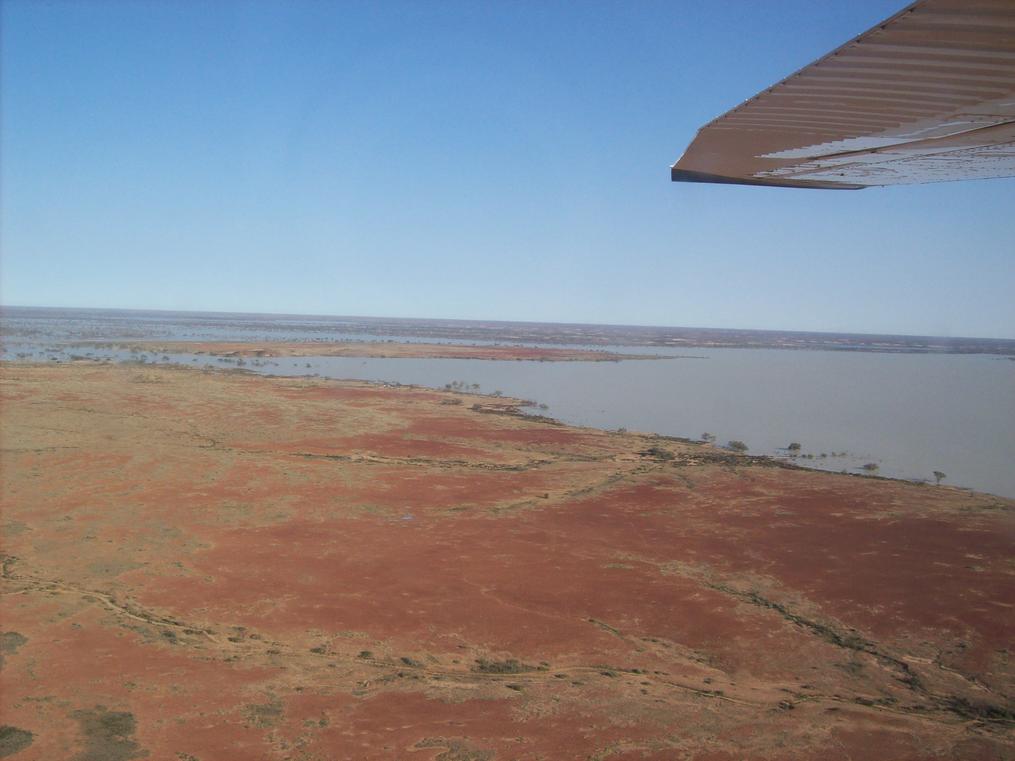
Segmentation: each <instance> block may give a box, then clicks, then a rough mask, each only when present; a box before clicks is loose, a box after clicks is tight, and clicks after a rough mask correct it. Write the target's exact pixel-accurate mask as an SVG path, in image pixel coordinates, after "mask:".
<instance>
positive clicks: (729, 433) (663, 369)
mask: <svg viewBox="0 0 1015 761" xmlns="http://www.w3.org/2000/svg"><path fill="white" fill-rule="evenodd" d="M42 338H43V336H42V335H35V336H32V337H31V340H29V339H28V338H23V339H22V340H21V341H20V342H10V341H8V342H7V343H6V344H5V347H4V354H3V356H4V358H5V359H17V358H20V359H23V360H33V361H38V360H50V359H51V358H53V359H55V361H65V360H67V359H70V358H71V356H72V355H75V356H82V357H84V356H91V357H92V358H110V359H114V360H116V361H123V360H128V359H130V360H134V361H136V360H138V359H139V355H138V354H131V353H129V352H126V351H121V350H111V349H97V348H91V347H88V348H85V347H80V346H79V347H75V346H71V345H60V344H55V345H53V346H52V347H50V345H49V343H47V342H46V341H45V340H41V339H42ZM613 348H614V349H615V350H616V351H619V352H634V351H637V349H631V348H629V347H613ZM652 351H653V353H662V354H666V353H667V350H665V349H662V350H660V349H653V350H652ZM671 353H672V354H674V355H676V354H677V353H678V352H677V351H673V352H671ZM680 353H683V354H685V355H686V354H687V353H688V350H686V349H684V350H681V352H680ZM693 353H694V354H695V355H699V356H700V357H701V358H700V359H687V358H675V359H669V360H660V361H638V362H526V361H489V360H457V359H362V358H351V357H307V358H295V359H294V358H279V359H272V360H251V359H247V360H246V361H245V363H244V367H245V368H246V369H249V370H253V371H255V372H263V373H270V374H280V375H313V374H319V375H321V376H325V377H330V378H352V379H362V380H373V381H385V382H389V383H406V384H417V385H424V386H431V387H438V388H439V387H443V386H444V385H445V384H447V383H449V382H452V381H463V382H465V383H466V384H468V385H470V386H471V384H479V386H480V388H481V390H482V391H483V392H485V393H492V392H494V391H501V392H502V393H504V394H506V395H508V396H516V397H521V398H524V399H531V400H533V401H535V402H537V403H542V404H545V405H547V407H548V411H546V412H545V413H544V414H549V415H552V416H553V417H556V418H558V419H560V420H563V421H565V422H568V423H573V424H580V425H590V426H596V427H600V428H621V427H623V428H627V429H629V430H638V431H651V432H655V433H662V434H666V435H672V436H682V437H689V438H699V437H701V435H702V434H703V433H705V432H708V433H711V434H713V435H714V436H715V437H716V440H717V442H719V443H725V442H726V441H729V440H732V439H738V440H741V441H744V442H746V443H747V445H748V446H749V447H750V451H751V452H752V453H756V454H767V455H783V456H784V455H786V452H785V450H784V448H785V447H786V446H787V445H788V444H789V443H790V442H799V443H800V444H801V445H802V449H801V454H802V455H809V456H811V457H812V458H813V459H809V458H808V459H803V460H801V462H802V464H805V465H808V466H814V467H821V468H827V469H830V470H842V469H847V470H850V471H854V472H855V471H856V470H858V469H859V468H860V467H861V466H862V465H863V464H865V463H876V464H877V466H878V468H879V470H878V472H879V473H880V474H881V475H886V476H892V477H898V478H906V479H914V480H932V479H933V473H934V471H942V472H944V473H946V474H947V479H946V480H945V483H949V484H954V485H960V486H967V487H970V488H975V489H978V490H981V491H987V492H992V493H995V494H1000V495H1003V496H1008V497H1015V468H1013V467H1012V463H1013V462H1015V362H1013V361H1010V360H1008V359H1006V358H1003V357H996V356H990V355H940V354H930V355H923V354H873V353H844V352H824V351H780V350H771V349H696V350H693ZM145 359H146V361H149V362H160V363H161V362H167V361H168V362H174V363H180V364H186V365H190V366H201V365H206V364H207V365H212V366H218V367H233V366H235V361H234V360H230V361H223V360H221V359H216V358H214V357H207V356H196V355H173V356H166V357H163V355H157V356H156V355H149V356H146V357H145ZM842 453H845V454H844V455H843V454H842ZM822 454H824V455H825V456H824V457H822Z"/></svg>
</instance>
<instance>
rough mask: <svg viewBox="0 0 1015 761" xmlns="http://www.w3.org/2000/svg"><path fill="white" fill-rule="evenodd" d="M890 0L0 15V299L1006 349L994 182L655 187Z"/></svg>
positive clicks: (1010, 252)
mask: <svg viewBox="0 0 1015 761" xmlns="http://www.w3.org/2000/svg"><path fill="white" fill-rule="evenodd" d="M902 5H903V0H892V1H888V0H863V1H857V2H813V0H806V1H805V0H779V1H778V2H771V3H758V2H672V1H671V2H637V3H622V2H589V3H580V4H575V3H565V2H486V3H484V2H475V0H471V1H469V2H450V1H449V2H378V3H365V2H364V3H359V2H345V3H328V2H292V3H284V2H243V3H230V2H203V3H200V2H143V1H140V0H139V1H136V2H130V3H127V2H88V1H87V0H83V1H81V2H49V3H36V2H19V1H17V0H5V1H4V2H3V4H2V6H0V7H2V40H0V42H2V46H0V49H2V54H0V55H2V60H0V64H2V68H0V87H2V109H0V158H2V162H0V191H2V196H0V225H2V226H0V303H3V304H8V305H46V306H80V307H89V306H94V307H127V308H150V309H179V310H185V309H194V310H212V311H214V310H221V311H247V312H285V313H308V314H349V315H374V316H396V317H434V318H464V319H505V320H531V321H552V322H601V323H620V324H655V325H696V326H712V327H742V328H771V329H787V330H831V331H850V332H876V333H913V334H934V335H965V336H984V337H1002V338H1015V296H1013V294H1015V180H1011V179H1004V180H989V181H982V182H959V183H942V184H936V185H923V186H908V187H895V188H885V189H869V190H863V191H856V192H847V191H838V192H835V191H824V192H822V191H806V190H787V189H773V188H751V187H735V186H709V185H685V184H675V183H671V182H670V181H669V171H668V167H669V164H671V163H672V162H673V161H675V160H676V159H677V157H678V156H679V154H680V153H681V151H682V150H683V149H684V147H685V146H686V145H687V144H688V143H689V142H690V140H691V139H692V138H693V136H694V133H695V131H696V129H697V128H698V127H699V126H701V125H702V124H704V123H705V122H707V121H708V120H710V119H712V118H713V117H715V116H717V115H718V114H720V113H722V112H724V111H726V110H728V109H729V108H731V107H732V106H734V105H736V104H737V103H738V102H739V101H741V100H743V99H745V98H747V97H749V96H751V95H753V94H754V93H755V92H757V91H758V90H760V89H762V88H764V87H766V86H767V85H769V84H771V83H773V82H774V81H776V80H778V79H780V78H782V77H783V76H785V75H787V74H789V73H791V72H792V71H794V70H795V69H797V68H799V67H801V66H803V65H805V64H807V63H809V62H811V61H812V60H814V59H815V58H816V57H818V56H820V55H822V54H824V53H825V52H827V51H828V50H830V49H831V48H833V47H835V46H837V45H839V44H841V43H842V42H845V41H846V40H847V39H848V38H850V37H851V36H853V35H855V34H858V33H860V32H862V31H864V30H865V29H867V28H869V27H870V26H872V25H873V24H875V23H876V22H878V21H880V20H881V19H883V18H885V17H887V16H889V15H890V14H892V13H894V12H895V11H896V10H898V9H899V7H901V6H902Z"/></svg>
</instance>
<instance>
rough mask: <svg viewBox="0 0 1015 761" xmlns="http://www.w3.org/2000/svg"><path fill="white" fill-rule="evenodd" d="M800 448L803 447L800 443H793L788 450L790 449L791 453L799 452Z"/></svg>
mask: <svg viewBox="0 0 1015 761" xmlns="http://www.w3.org/2000/svg"><path fill="white" fill-rule="evenodd" d="M800 448H801V447H800V442H799V441H791V442H790V445H789V446H788V447H786V449H788V450H789V451H790V452H799V451H800Z"/></svg>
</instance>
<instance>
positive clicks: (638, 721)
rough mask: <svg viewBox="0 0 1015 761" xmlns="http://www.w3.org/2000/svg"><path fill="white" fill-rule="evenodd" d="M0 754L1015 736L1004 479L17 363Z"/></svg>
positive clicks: (453, 403) (1007, 754) (465, 411)
mask: <svg viewBox="0 0 1015 761" xmlns="http://www.w3.org/2000/svg"><path fill="white" fill-rule="evenodd" d="M0 390H2V409H0V413H2V426H3V427H2V437H0V443H2V459H0V466H2V493H0V497H2V503H0V508H2V538H3V558H2V569H3V578H2V585H3V597H2V608H0V613H2V618H0V629H2V634H0V656H2V660H3V669H2V675H0V677H2V683H0V687H2V692H0V712H2V719H0V723H2V725H3V726H2V727H0V757H11V758H15V759H17V760H18V761H22V760H24V761H27V760H28V759H40V760H41V759H46V760H47V761H48V760H50V759H73V760H74V761H129V759H140V758H147V759H157V760H161V759H167V760H170V761H230V760H232V759H236V760H237V761H240V760H242V761H250V760H251V759H293V760H294V761H297V760H298V761H317V760H319V761H326V760H331V759H407V760H409V761H489V760H491V759H528V760H532V761H534V760H535V759H597V760H606V759H609V761H635V759H640V760H644V761H670V760H671V759H673V760H675V759H696V760H698V761H706V760H708V761H734V760H736V759H879V760H885V759H911V760H913V761H916V760H917V759H919V760H920V761H929V760H930V759H941V760H944V759H968V760H972V759H1005V758H1009V759H1010V758H1015V740H1013V734H1012V730H1013V728H1015V704H1013V699H1012V692H1013V690H1012V688H1013V675H1015V668H1013V664H1012V659H1011V657H1012V652H1011V650H1012V638H1013V636H1012V635H1013V632H1015V617H1013V616H1015V613H1013V605H1015V582H1013V564H1012V563H1013V557H1015V553H1013V549H1015V510H1013V508H1015V504H1013V503H1012V502H1011V501H1008V500H1003V499H1000V498H997V497H992V496H989V495H984V494H976V493H971V492H968V491H961V490H958V489H953V488H948V487H934V486H926V485H916V484H908V483H902V482H897V481H889V480H886V479H877V478H861V477H855V476H845V475H836V474H830V473H823V472H817V471H809V470H803V469H798V468H793V467H790V466H785V465H781V464H779V463H775V462H773V461H769V460H765V459H762V458H752V457H747V456H741V455H733V454H730V453H726V452H723V451H720V450H716V449H712V448H710V447H708V446H703V445H696V444H690V443H686V442H680V441H676V440H672V439H666V438H663V437H655V436H645V435H638V434H627V433H609V432H604V431H598V430H592V429H578V428H570V427H566V426H563V425H559V424H556V423H554V422H553V421H549V420H543V419H533V418H526V417H525V416H523V415H520V414H519V413H518V411H517V408H518V403H517V402H515V401H513V400H505V399H494V398H490V397H481V396H474V395H465V394H456V393H450V392H449V393H444V392H436V391H430V390H423V389H419V388H409V387H394V388H393V387H383V386H375V385H369V384H364V383H351V382H331V381H324V380H320V379H307V378H303V379H293V378H268V377H261V376H255V375H251V374H245V373H240V372H222V371H210V370H203V371H202V370H195V369H184V368H172V367H158V368H154V367H147V366H129V365H115V366H114V365H102V364H93V363H71V364H66V365H55V366H40V365H20V364H19V365H11V364H6V365H4V366H3V368H2V385H0Z"/></svg>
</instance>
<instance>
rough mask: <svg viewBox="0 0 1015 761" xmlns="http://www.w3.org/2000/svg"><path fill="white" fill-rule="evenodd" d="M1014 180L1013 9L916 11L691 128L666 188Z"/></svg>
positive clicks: (984, 0)
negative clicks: (682, 184) (691, 136)
mask: <svg viewBox="0 0 1015 761" xmlns="http://www.w3.org/2000/svg"><path fill="white" fill-rule="evenodd" d="M1011 176H1015V0H919V1H918V2H915V3H913V4H912V5H910V6H908V7H907V8H905V9H903V10H902V11H901V12H899V13H898V14H896V15H895V16H892V17H891V18H889V19H887V20H886V21H884V22H882V23H881V24H879V25H878V26H876V27H874V28H873V29H871V30H869V31H867V32H865V33H864V34H862V35H860V36H859V37H857V38H855V39H853V40H851V41H850V42H848V43H846V44H845V45H843V46H842V47H840V48H838V49H836V50H834V51H832V52H831V53H829V54H828V55H826V56H825V57H824V58H821V59H819V60H818V61H815V62H814V63H812V64H810V65H809V66H807V67H805V68H803V69H801V70H800V71H798V72H797V73H795V74H793V75H791V76H789V77H787V78H786V79H784V80H783V81H781V82H779V83H778V84H775V85H773V86H772V87H771V88H769V89H767V90H765V91H763V92H761V93H759V94H757V95H755V96H754V97H753V98H751V99H750V100H747V101H745V102H744V103H742V104H741V105H739V106H737V107H736V108H734V109H733V110H732V111H729V112H728V113H726V114H723V115H722V116H720V117H719V118H717V119H715V120H714V121H712V122H710V123H709V124H707V125H705V126H704V127H702V128H701V129H700V130H699V131H698V134H697V136H696V137H695V139H694V141H693V142H692V143H691V145H690V146H689V147H688V149H687V151H686V152H685V153H684V155H683V156H682V157H681V158H680V160H679V161H678V162H677V163H676V164H674V165H673V166H672V167H671V177H672V179H673V180H675V181H684V182H719V183H734V184H744V185H777V186H785V187H808V188H851V189H855V188H864V187H869V186H873V185H904V184H912V183H922V182H942V181H947V180H971V179H986V178H991V177H1011Z"/></svg>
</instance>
